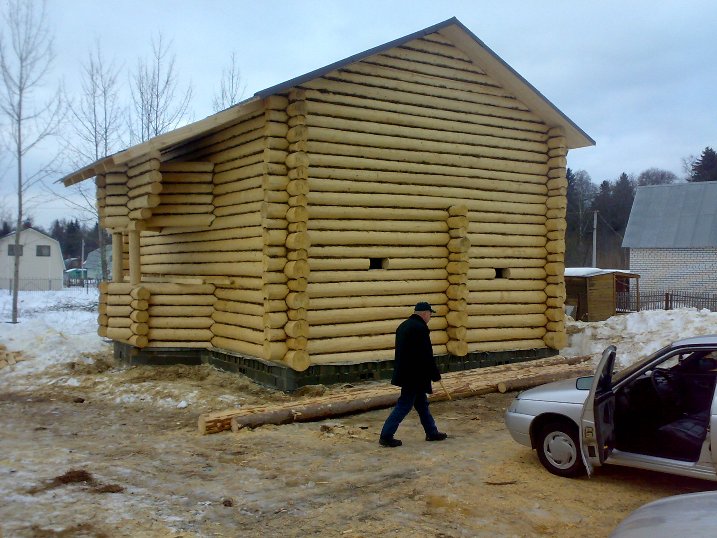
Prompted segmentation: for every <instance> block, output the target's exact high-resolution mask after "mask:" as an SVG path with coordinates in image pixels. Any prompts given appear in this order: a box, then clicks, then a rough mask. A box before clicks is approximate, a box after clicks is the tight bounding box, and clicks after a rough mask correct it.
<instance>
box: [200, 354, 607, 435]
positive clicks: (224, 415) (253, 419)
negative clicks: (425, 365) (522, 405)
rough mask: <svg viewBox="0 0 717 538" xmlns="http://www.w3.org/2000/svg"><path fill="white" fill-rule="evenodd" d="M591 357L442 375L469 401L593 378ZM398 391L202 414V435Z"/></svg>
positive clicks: (378, 401)
mask: <svg viewBox="0 0 717 538" xmlns="http://www.w3.org/2000/svg"><path fill="white" fill-rule="evenodd" d="M589 359H590V357H589V356H581V357H569V358H565V357H560V356H557V357H551V358H548V359H541V360H537V361H531V362H527V363H520V364H511V365H503V366H492V367H488V368H480V369H478V370H467V371H463V372H452V373H448V374H444V375H443V379H442V381H443V385H444V386H445V388H446V390H447V391H448V393H449V394H450V397H451V399H459V398H468V397H471V396H478V395H481V394H487V393H490V392H505V391H506V390H509V391H512V390H522V389H525V388H528V387H531V386H536V385H539V384H542V383H547V382H549V381H557V380H560V379H567V378H570V377H578V376H581V375H590V374H591V373H592V371H593V368H592V367H591V366H589V365H588V364H586V363H587V361H588V360H589ZM435 388H436V391H435V392H434V394H432V395H430V401H442V400H447V399H448V395H447V394H446V393H444V392H443V391H442V389H441V388H439V387H438V385H436V387H435ZM399 392H400V389H399V388H398V387H394V386H392V385H389V384H388V383H382V384H380V385H378V386H373V387H368V388H355V389H350V390H348V391H345V392H338V393H333V394H330V395H327V396H321V397H316V398H310V399H305V400H298V401H293V402H286V403H281V404H276V405H266V406H252V407H246V408H241V409H229V410H226V411H219V412H215V413H206V414H203V415H200V416H199V419H198V428H199V433H200V434H209V433H218V432H221V431H226V430H229V429H230V428H231V429H232V431H235V432H236V431H238V430H240V429H242V428H247V427H249V428H253V427H256V426H260V425H263V424H287V423H290V422H307V421H312V420H321V419H326V418H330V417H335V416H342V415H347V414H351V413H359V412H365V411H370V410H373V409H383V408H388V407H391V406H393V405H394V404H395V403H396V399H397V397H398V394H399Z"/></svg>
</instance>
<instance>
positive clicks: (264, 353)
mask: <svg viewBox="0 0 717 538" xmlns="http://www.w3.org/2000/svg"><path fill="white" fill-rule="evenodd" d="M287 105H288V100H287V99H286V98H285V97H271V98H268V99H266V100H265V102H264V120H265V128H264V129H265V134H264V140H265V147H264V153H263V159H264V160H263V175H262V177H261V185H262V187H263V200H262V206H261V225H262V226H261V227H262V230H263V244H262V249H261V256H262V265H263V269H264V270H263V273H262V281H261V288H260V289H261V293H260V297H259V302H260V304H261V306H262V310H261V312H260V313H259V315H260V316H261V317H260V318H259V319H258V324H257V329H258V330H259V331H262V332H261V333H257V342H256V344H257V346H260V348H261V350H260V351H259V352H258V353H259V354H258V355H256V356H258V357H263V358H265V359H268V360H273V361H283V360H284V356H285V355H286V351H287V347H286V333H285V332H284V325H285V324H286V321H287V316H286V302H285V297H286V296H287V294H288V293H289V288H288V286H287V285H286V282H287V280H288V279H287V276H286V275H285V274H284V267H285V266H286V261H287V260H286V254H287V253H286V246H285V244H286V238H287V236H288V226H289V223H288V221H287V219H286V215H287V212H288V210H289V204H288V198H289V195H288V193H287V192H286V186H287V184H288V183H289V179H288V167H287V166H286V163H285V161H286V157H287V155H288V153H287V151H286V148H287V147H288V142H287V141H286V133H287V131H288V125H287V119H288V115H287V114H286V107H287Z"/></svg>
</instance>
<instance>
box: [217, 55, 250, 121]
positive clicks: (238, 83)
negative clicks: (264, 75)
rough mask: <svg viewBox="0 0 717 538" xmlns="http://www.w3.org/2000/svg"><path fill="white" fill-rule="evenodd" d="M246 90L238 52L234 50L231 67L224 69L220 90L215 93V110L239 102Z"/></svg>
mask: <svg viewBox="0 0 717 538" xmlns="http://www.w3.org/2000/svg"><path fill="white" fill-rule="evenodd" d="M245 90H246V85H243V84H242V78H241V71H240V70H239V63H238V62H237V55H236V52H232V54H231V57H230V64H229V67H227V68H225V69H222V78H221V81H220V83H219V91H218V92H217V93H215V94H214V98H213V99H212V108H213V109H214V112H219V111H220V110H224V109H226V108H229V107H230V106H232V105H235V104H236V103H238V102H239V100H240V99H241V98H242V96H243V95H244V91H245Z"/></svg>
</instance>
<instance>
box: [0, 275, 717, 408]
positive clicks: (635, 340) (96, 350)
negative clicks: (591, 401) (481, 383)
mask: <svg viewBox="0 0 717 538" xmlns="http://www.w3.org/2000/svg"><path fill="white" fill-rule="evenodd" d="M97 299H98V297H97V291H96V290H85V289H72V288H70V289H67V290H62V291H52V292H20V297H19V321H18V323H16V324H13V323H10V320H11V318H12V296H11V295H10V294H9V293H7V292H3V293H2V294H1V295H0V321H1V323H0V344H3V345H4V346H6V348H7V349H8V350H9V351H21V352H22V353H23V355H24V357H25V358H26V360H23V361H21V362H19V363H18V364H16V365H15V366H13V367H12V368H7V369H5V371H4V372H3V375H2V376H0V384H5V383H10V384H21V385H23V386H26V387H30V386H31V385H32V384H37V385H42V384H46V383H64V384H66V385H68V386H77V385H79V384H80V383H81V381H80V380H78V379H77V378H75V377H73V376H72V375H64V376H61V377H60V378H58V377H57V370H56V368H55V367H57V366H58V365H64V366H67V364H69V363H75V364H79V365H82V364H91V363H92V362H93V361H94V360H95V357H96V355H98V354H104V355H107V356H109V355H110V354H111V342H110V341H109V340H107V339H105V338H101V337H100V336H98V335H97V302H98V301H97ZM566 326H567V329H568V333H569V343H568V347H567V348H565V349H562V350H561V354H563V355H566V356H573V355H593V358H594V360H597V358H598V357H599V355H600V353H602V350H603V349H604V348H605V347H607V346H608V345H610V344H614V345H616V346H617V349H618V362H619V365H621V366H626V365H627V364H630V363H632V362H634V361H635V360H638V359H640V358H641V357H644V356H646V355H648V354H650V353H652V352H654V351H656V350H657V349H659V348H661V347H663V346H664V345H666V344H667V343H669V342H671V341H673V340H677V339H680V338H687V337H690V336H698V335H706V334H717V313H713V312H710V311H709V310H697V309H694V308H685V309H678V310H668V311H665V310H651V311H644V312H636V313H632V314H626V315H619V316H614V317H612V318H610V319H608V320H606V321H600V322H580V321H571V320H569V321H568V323H567V324H566ZM133 381H134V383H133V385H136V384H137V383H136V379H134V380H133ZM151 381H152V379H151V378H150V379H147V382H148V383H151ZM112 389H113V390H114V391H116V390H117V389H118V386H117V385H114V387H113V388H112ZM146 389H147V386H145V387H143V391H145V392H142V398H147V397H148V396H147V393H146ZM138 394H140V393H139V392H137V391H133V390H130V389H129V388H128V389H126V390H124V391H120V392H115V397H116V398H119V399H124V400H125V401H131V400H133V399H134V398H137V397H139V396H138ZM197 397H198V395H197V394H196V393H189V394H181V395H176V397H174V396H172V395H167V394H164V395H159V394H157V395H156V400H157V401H159V402H160V403H164V404H166V405H180V406H186V405H188V404H189V403H192V400H194V399H196V398H197ZM225 400H226V401H227V403H229V401H230V400H232V398H231V397H230V396H229V395H227V396H226V398H225ZM232 403H236V402H232Z"/></svg>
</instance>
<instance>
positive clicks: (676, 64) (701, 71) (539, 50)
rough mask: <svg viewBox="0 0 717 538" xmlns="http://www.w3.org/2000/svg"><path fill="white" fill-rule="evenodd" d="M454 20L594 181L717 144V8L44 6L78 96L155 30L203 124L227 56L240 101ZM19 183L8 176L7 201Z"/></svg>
mask: <svg viewBox="0 0 717 538" xmlns="http://www.w3.org/2000/svg"><path fill="white" fill-rule="evenodd" d="M453 16H455V17H457V18H458V19H459V20H460V21H461V22H462V23H463V24H464V25H465V26H467V27H468V28H469V29H470V30H471V31H472V32H473V33H474V34H476V35H477V36H478V37H479V38H480V39H481V40H482V41H483V42H484V43H485V44H486V45H488V46H489V47H490V48H491V49H492V50H493V51H494V52H496V53H497V54H498V55H499V56H500V57H501V58H503V60H505V61H506V62H507V63H508V64H510V65H511V66H512V67H513V68H514V69H515V70H516V71H518V73H520V74H521V75H522V76H523V77H524V78H525V79H527V80H528V81H529V82H530V83H531V84H532V85H533V86H535V87H536V88H537V89H538V90H539V91H540V92H541V93H542V94H543V95H544V96H546V97H547V98H548V99H549V100H550V101H551V102H552V103H553V104H555V106H557V107H558V108H559V109H560V110H562V111H563V112H564V113H565V114H566V115H567V116H568V117H570V118H571V119H572V120H573V121H574V122H575V123H576V124H577V125H579V126H580V127H581V128H582V129H583V130H584V131H585V132H586V133H587V134H588V135H590V136H591V137H592V138H593V139H594V140H595V141H596V142H597V145H596V146H594V147H589V148H582V149H578V150H573V151H571V152H570V154H569V156H568V166H569V167H571V168H572V169H574V170H580V169H583V170H586V171H587V172H588V173H589V174H590V176H591V177H592V179H593V181H594V182H596V183H599V182H600V181H602V180H605V179H609V180H613V179H615V178H617V177H618V176H619V175H620V173H621V172H627V173H628V174H636V175H637V174H639V173H640V172H641V171H643V170H645V169H647V168H651V167H658V168H663V169H666V170H670V171H672V172H674V173H676V174H678V175H679V176H680V177H682V175H683V171H682V159H683V158H685V157H687V156H689V155H699V154H700V153H701V151H702V150H703V149H704V148H705V147H706V146H712V147H716V146H717V106H716V105H717V103H716V101H717V97H716V95H717V92H716V91H715V89H716V88H717V63H716V62H715V59H716V58H717V38H715V23H716V22H717V2H714V1H713V0H702V1H690V0H681V1H654V0H650V1H642V0H639V1H637V0H630V1H625V0H621V1H605V0H601V1H591V2H588V1H579V0H560V1H551V0H543V1H541V2H538V1H528V0H525V1H509V0H501V1H485V0H474V1H450V0H442V1H435V0H414V1H410V2H409V1H391V0H381V1H375V0H362V1H360V2H350V1H338V0H336V1H333V2H330V1H324V2H320V1H303V2H300V1H293V2H289V1H279V0H274V1H263V2H259V1H257V2H247V1H227V0H212V1H199V0H196V1H189V0H173V1H151V0H136V1H135V0H122V1H102V0H82V1H81V0H49V2H48V18H49V22H50V25H51V30H52V31H53V32H54V34H55V52H56V55H57V58H56V60H55V68H54V71H53V74H52V75H53V80H55V79H59V78H62V79H63V81H64V84H65V86H66V87H67V89H68V91H69V92H70V93H72V92H73V91H77V90H78V76H79V72H80V64H81V63H82V62H83V61H85V60H86V58H87V55H88V52H89V51H90V49H91V48H92V47H93V46H94V43H95V42H96V41H97V40H99V41H100V42H101V45H102V49H103V52H104V54H105V56H106V57H108V58H113V59H114V60H115V61H116V62H117V63H118V64H121V65H123V66H124V68H125V70H130V69H132V68H134V67H135V66H136V65H137V61H138V58H140V57H147V56H148V54H149V53H150V51H151V39H152V37H156V36H157V35H158V33H159V32H161V33H162V35H163V36H164V38H165V39H169V40H172V42H173V51H174V52H175V53H176V62H177V63H176V65H177V68H178V69H179V71H180V75H181V77H182V82H183V83H185V84H188V83H191V84H192V86H193V88H194V98H193V102H192V104H191V108H192V110H193V112H194V119H195V120H198V119H201V118H204V117H206V116H208V115H210V114H211V113H212V110H211V102H212V96H213V93H214V91H215V88H216V86H217V84H218V81H219V80H220V77H221V72H222V69H223V68H224V67H226V66H227V65H228V62H229V56H230V53H231V52H232V51H235V52H236V53H237V55H238V57H239V63H240V69H241V72H242V76H243V81H244V83H245V84H246V91H245V93H244V97H245V98H246V97H250V96H251V95H253V94H254V93H255V92H257V91H259V90H262V89H264V88H267V87H270V86H273V85H274V84H278V83H280V82H283V81H285V80H288V79H291V78H293V77H295V76H298V75H301V74H303V73H306V72H309V71H311V70H313V69H316V68H319V67H322V66H324V65H327V64H330V63H332V62H335V61H337V60H340V59H342V58H345V57H347V56H350V55H353V54H356V53H358V52H362V51H364V50H366V49H369V48H372V47H374V46H377V45H381V44H383V43H386V42H388V41H391V40H393V39H396V38H399V37H402V36H405V35H407V34H410V33H413V32H415V31H418V30H421V29H423V28H425V27H428V26H431V25H433V24H436V23H438V22H441V21H443V20H445V19H448V18H450V17H453ZM122 81H123V82H127V81H128V76H127V75H123V76H122ZM48 82H49V81H48ZM3 166H5V167H7V166H8V158H6V159H5V161H4V163H3ZM11 181H12V174H5V176H4V177H3V178H2V186H1V188H2V191H1V192H2V195H3V197H4V198H5V199H6V200H10V199H12V197H13V192H14V190H13V188H12V183H11ZM6 205H9V207H10V208H12V207H14V205H13V203H9V204H6ZM30 214H31V215H32V216H33V217H34V220H35V222H36V223H37V224H41V225H43V226H48V225H49V224H50V222H51V221H52V220H53V219H55V218H63V217H72V216H73V215H72V213H71V212H67V210H64V213H63V210H62V209H61V204H59V202H50V203H45V204H42V205H41V206H37V207H33V208H31V209H30Z"/></svg>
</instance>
